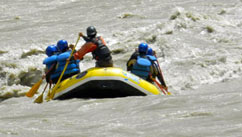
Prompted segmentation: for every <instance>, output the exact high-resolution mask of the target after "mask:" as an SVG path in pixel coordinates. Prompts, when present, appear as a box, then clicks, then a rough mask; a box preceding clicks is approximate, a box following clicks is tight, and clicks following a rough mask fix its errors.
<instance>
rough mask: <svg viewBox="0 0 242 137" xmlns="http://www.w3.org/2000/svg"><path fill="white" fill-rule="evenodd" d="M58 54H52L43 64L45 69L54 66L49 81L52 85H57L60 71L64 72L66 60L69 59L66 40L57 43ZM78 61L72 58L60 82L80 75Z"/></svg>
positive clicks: (69, 52) (69, 51) (69, 53)
mask: <svg viewBox="0 0 242 137" xmlns="http://www.w3.org/2000/svg"><path fill="white" fill-rule="evenodd" d="M57 49H58V51H59V53H58V54H54V55H52V56H50V57H48V58H46V59H45V60H44V62H43V64H46V66H47V68H50V67H51V66H52V65H53V64H54V70H53V71H51V73H50V80H51V82H52V83H57V81H58V79H59V77H60V75H61V73H62V71H63V70H64V67H65V64H66V62H67V59H69V57H70V55H71V52H72V50H70V49H69V47H68V42H67V41H66V40H59V41H58V42H57ZM79 62H80V60H75V59H74V57H72V58H71V59H70V60H69V63H68V66H67V68H66V70H65V73H64V75H63V77H62V79H61V80H64V79H66V78H69V77H71V76H73V75H75V74H78V73H80V68H79Z"/></svg>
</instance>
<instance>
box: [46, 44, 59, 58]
mask: <svg viewBox="0 0 242 137" xmlns="http://www.w3.org/2000/svg"><path fill="white" fill-rule="evenodd" d="M56 52H58V49H57V47H56V46H55V45H49V46H48V47H47V48H46V50H45V53H46V55H47V56H48V57H50V56H52V55H53V54H55V53H56Z"/></svg>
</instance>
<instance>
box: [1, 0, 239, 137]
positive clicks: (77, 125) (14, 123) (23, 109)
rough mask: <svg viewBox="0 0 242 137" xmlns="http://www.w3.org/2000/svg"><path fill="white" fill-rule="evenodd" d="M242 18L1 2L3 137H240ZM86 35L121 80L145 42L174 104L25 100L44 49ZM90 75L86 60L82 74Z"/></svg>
mask: <svg viewBox="0 0 242 137" xmlns="http://www.w3.org/2000/svg"><path fill="white" fill-rule="evenodd" d="M241 12H242V1H241V0H233V1H232V0H214V1H209V0H185V1H183V0H172V1H170V0H126V1H119V0H99V1H97V0H82V1H79V0H53V1H51V2H50V1H49V0H19V1H16V0H14V1H9V0H1V1H0V13H1V14H0V32H1V33H0V41H1V45H0V46H1V49H0V80H1V81H0V100H2V101H1V102H0V127H1V128H0V136H62V135H63V136H172V137H174V136H179V137H180V136H203V137H204V136H208V137H211V136H212V137H215V136H220V137H221V136H224V137H225V136H226V137H228V136H231V137H239V136H241V131H242V129H241V128H242V125H241V122H242V121H241V110H242V108H241V88H242V86H241V84H240V83H241V81H242V80H241V75H242V70H241V69H242V56H241V55H242V47H241V45H242V39H241V36H242V21H241V19H242V14H241ZM90 25H94V26H95V27H96V28H97V31H98V35H100V36H102V37H104V39H105V41H106V42H107V45H108V46H109V48H110V49H111V50H112V56H113V59H114V66H116V67H121V68H123V69H124V70H125V69H126V62H127V60H128V59H129V57H130V55H131V54H132V52H133V51H134V50H135V48H137V46H138V44H139V43H140V42H147V43H148V45H149V46H150V47H152V48H153V49H155V51H156V53H157V56H158V61H159V64H160V66H161V69H162V72H163V75H164V78H165V81H166V83H167V86H168V88H169V91H170V92H171V93H172V94H173V95H172V96H147V97H128V98H120V99H100V100H95V99H94V100H78V99H73V100H66V101H50V102H45V103H43V104H41V105H38V104H34V103H33V100H34V99H35V98H36V97H37V95H36V96H35V97H34V98H31V99H29V98H26V97H24V94H25V93H26V92H27V91H28V90H29V89H30V88H31V86H32V85H33V84H34V83H36V82H37V81H38V80H40V78H41V76H42V74H43V73H44V71H43V70H44V67H45V66H44V65H43V63H42V61H43V59H44V58H46V55H45V53H44V51H45V48H46V47H47V46H48V45H51V44H56V42H57V41H58V40H60V39H66V40H67V41H68V42H69V43H73V44H74V43H75V42H76V40H77V36H78V33H79V32H83V33H84V34H85V30H86V28H87V27H88V26H90ZM83 43H84V41H83V40H81V41H80V42H79V43H78V45H77V48H80V46H81V45H82V44H83ZM90 67H94V61H93V60H92V57H91V54H87V55H86V56H85V58H84V60H83V61H81V63H80V68H81V70H82V71H84V70H86V69H88V68H90ZM44 84H45V83H43V84H42V86H41V87H40V89H39V91H40V92H41V91H42V90H43V86H44Z"/></svg>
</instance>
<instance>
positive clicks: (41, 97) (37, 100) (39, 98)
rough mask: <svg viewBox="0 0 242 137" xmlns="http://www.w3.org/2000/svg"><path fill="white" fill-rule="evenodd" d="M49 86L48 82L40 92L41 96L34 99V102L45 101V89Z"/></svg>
mask: <svg viewBox="0 0 242 137" xmlns="http://www.w3.org/2000/svg"><path fill="white" fill-rule="evenodd" d="M47 86H48V83H46V85H45V88H44V91H43V92H42V93H41V94H40V96H38V97H37V98H36V99H35V100H34V103H42V102H43V95H44V92H45V89H46V88H47Z"/></svg>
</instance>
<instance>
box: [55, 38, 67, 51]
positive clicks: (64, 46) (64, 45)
mask: <svg viewBox="0 0 242 137" xmlns="http://www.w3.org/2000/svg"><path fill="white" fill-rule="evenodd" d="M57 48H58V49H59V50H60V51H61V52H63V51H65V50H66V49H68V43H67V41H66V40H59V41H58V42H57Z"/></svg>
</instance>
